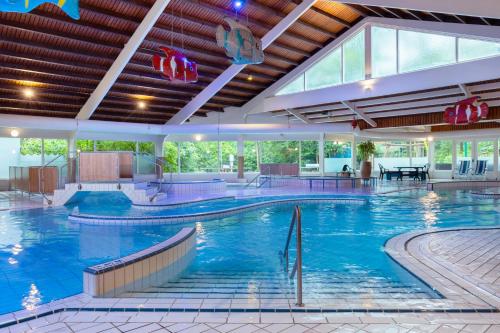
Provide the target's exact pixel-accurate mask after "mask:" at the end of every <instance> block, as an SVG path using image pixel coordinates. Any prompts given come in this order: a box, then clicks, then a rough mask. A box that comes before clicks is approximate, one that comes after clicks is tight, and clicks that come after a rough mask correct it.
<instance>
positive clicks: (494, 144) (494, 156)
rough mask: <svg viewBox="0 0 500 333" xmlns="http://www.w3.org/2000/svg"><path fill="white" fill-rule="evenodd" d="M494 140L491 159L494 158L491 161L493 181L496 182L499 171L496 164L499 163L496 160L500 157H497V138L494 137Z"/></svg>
mask: <svg viewBox="0 0 500 333" xmlns="http://www.w3.org/2000/svg"><path fill="white" fill-rule="evenodd" d="M494 140H495V141H493V147H494V149H495V151H494V154H493V158H494V160H493V170H494V173H495V179H497V180H498V178H499V170H498V162H499V161H498V160H499V158H500V156H498V155H499V147H498V140H499V138H497V137H495V139H494Z"/></svg>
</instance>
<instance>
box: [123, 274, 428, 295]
mask: <svg viewBox="0 0 500 333" xmlns="http://www.w3.org/2000/svg"><path fill="white" fill-rule="evenodd" d="M294 295H295V286H294V284H293V281H290V280H289V279H288V278H287V277H286V275H285V274H284V273H281V274H280V273H275V274H271V273H269V274H266V273H255V274H252V273H245V272H239V273H238V272H227V273H221V274H213V273H210V274H200V273H197V274H196V275H190V274H183V275H182V276H181V277H179V278H177V279H175V280H173V281H171V282H168V283H164V284H162V285H158V286H153V287H150V288H145V289H143V290H135V291H132V292H127V293H125V294H123V295H121V297H151V298H208V299H214V298H215V299H217V298H224V299H228V298H229V299H254V298H259V299H277V298H279V299H282V298H286V299H294V297H295V296H294ZM304 295H305V297H307V298H309V299H324V298H342V299H351V298H362V299H435V298H437V297H436V295H434V294H432V293H429V292H427V291H426V290H423V289H421V288H419V287H417V286H413V285H410V284H405V283H401V282H394V281H390V280H386V279H382V278H374V277H370V276H367V275H364V274H353V273H346V274H325V275H324V276H321V277H318V276H315V277H314V278H310V279H308V278H307V273H306V275H305V280H304Z"/></svg>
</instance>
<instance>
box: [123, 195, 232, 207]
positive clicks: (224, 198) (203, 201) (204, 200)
mask: <svg viewBox="0 0 500 333" xmlns="http://www.w3.org/2000/svg"><path fill="white" fill-rule="evenodd" d="M234 199H236V197H235V196H222V197H216V198H208V199H199V200H192V201H182V202H176V203H170V204H154V203H152V204H139V203H132V207H136V208H141V209H147V210H162V209H169V208H171V209H174V208H182V207H189V206H192V205H195V204H200V203H207V202H218V201H226V200H234Z"/></svg>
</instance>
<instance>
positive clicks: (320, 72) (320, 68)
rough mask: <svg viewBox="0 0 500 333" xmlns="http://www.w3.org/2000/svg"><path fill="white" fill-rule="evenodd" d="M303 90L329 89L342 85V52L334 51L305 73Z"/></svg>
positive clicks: (339, 50)
mask: <svg viewBox="0 0 500 333" xmlns="http://www.w3.org/2000/svg"><path fill="white" fill-rule="evenodd" d="M305 75H306V76H305V80H306V82H305V85H306V86H305V90H313V89H320V88H324V87H331V86H335V85H337V84H341V83H342V50H341V48H338V49H336V50H335V51H333V52H332V53H330V54H329V55H327V56H326V57H325V58H323V59H322V60H321V61H319V62H318V63H316V64H314V65H313V66H312V67H311V68H310V69H309V70H307V71H306V73H305Z"/></svg>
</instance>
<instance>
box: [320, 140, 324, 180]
mask: <svg viewBox="0 0 500 333" xmlns="http://www.w3.org/2000/svg"><path fill="white" fill-rule="evenodd" d="M319 173H320V174H321V175H322V176H324V175H325V133H321V134H320V135H319Z"/></svg>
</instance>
